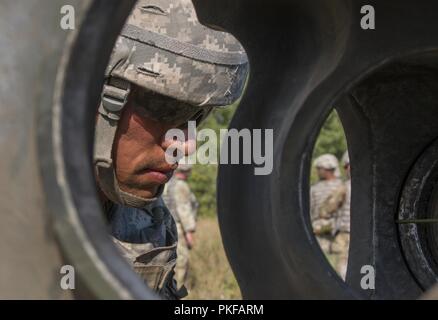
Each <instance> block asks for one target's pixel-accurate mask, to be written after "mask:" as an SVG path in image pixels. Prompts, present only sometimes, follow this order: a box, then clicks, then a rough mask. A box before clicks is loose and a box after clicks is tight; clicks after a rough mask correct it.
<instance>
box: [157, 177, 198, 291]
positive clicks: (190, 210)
mask: <svg viewBox="0 0 438 320" xmlns="http://www.w3.org/2000/svg"><path fill="white" fill-rule="evenodd" d="M163 200H164V202H165V203H166V205H167V207H168V208H169V210H170V212H171V214H172V216H173V217H174V219H175V221H176V226H177V230H178V239H179V241H178V247H177V253H178V259H177V261H176V267H175V280H176V282H177V285H178V288H180V287H181V286H182V285H184V283H185V281H186V277H187V271H188V267H189V250H190V249H191V248H189V246H188V244H187V242H186V240H185V235H186V234H187V233H189V232H195V231H196V215H197V210H198V202H197V200H196V197H195V195H194V194H193V192H192V191H191V190H190V187H189V185H188V183H187V182H186V181H185V180H184V179H180V178H179V177H178V176H176V175H175V176H174V177H173V178H172V179H171V180H170V181H169V182H168V183H167V184H166V187H165V189H164V193H163Z"/></svg>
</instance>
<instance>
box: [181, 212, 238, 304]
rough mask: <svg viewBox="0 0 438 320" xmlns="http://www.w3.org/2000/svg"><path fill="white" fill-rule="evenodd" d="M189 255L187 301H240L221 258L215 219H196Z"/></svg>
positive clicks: (228, 270) (233, 279) (225, 262)
mask: <svg viewBox="0 0 438 320" xmlns="http://www.w3.org/2000/svg"><path fill="white" fill-rule="evenodd" d="M195 241H196V243H195V247H194V249H193V250H192V251H191V252H190V269H189V275H188V280H187V287H188V290H189V295H188V297H187V299H215V300H218V299H242V296H241V293H240V289H239V286H238V284H237V282H236V279H235V278H234V275H233V272H232V271H231V268H230V265H229V263H228V260H227V258H226V256H225V252H224V248H223V246H222V240H221V236H220V232H219V226H218V222H217V218H216V217H200V218H199V220H198V225H197V231H196V239H195Z"/></svg>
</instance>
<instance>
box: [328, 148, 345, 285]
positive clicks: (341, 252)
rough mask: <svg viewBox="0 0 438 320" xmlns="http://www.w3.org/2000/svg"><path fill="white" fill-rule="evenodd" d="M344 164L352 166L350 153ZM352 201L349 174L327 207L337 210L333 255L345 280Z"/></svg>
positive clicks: (343, 161)
mask: <svg viewBox="0 0 438 320" xmlns="http://www.w3.org/2000/svg"><path fill="white" fill-rule="evenodd" d="M342 163H343V164H344V166H345V165H350V160H349V157H348V153H347V152H346V153H345V154H344V156H343V158H342ZM350 201H351V178H350V175H349V174H347V179H346V180H345V181H344V183H343V185H342V186H341V187H340V188H339V189H338V190H337V191H336V192H335V193H334V194H333V196H332V197H330V198H329V199H328V201H327V204H326V207H327V208H329V210H336V212H337V217H336V236H335V239H334V241H333V243H332V246H331V251H332V253H334V254H336V255H337V259H336V260H337V261H336V266H335V269H336V271H338V273H339V274H340V275H341V277H342V278H343V279H345V276H346V273H347V264H348V250H349V244H350Z"/></svg>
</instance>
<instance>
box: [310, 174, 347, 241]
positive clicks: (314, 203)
mask: <svg viewBox="0 0 438 320" xmlns="http://www.w3.org/2000/svg"><path fill="white" fill-rule="evenodd" d="M342 186H343V183H342V181H341V180H340V179H334V180H322V181H319V182H317V183H316V184H315V185H313V186H312V187H311V189H310V215H311V219H312V226H313V229H314V232H315V233H316V234H327V233H328V234H330V233H331V234H334V233H335V231H336V216H337V214H338V213H337V209H336V210H327V208H326V205H327V200H328V199H329V198H330V197H331V196H332V195H333V194H334V193H335V192H336V191H337V190H338V189H339V188H340V187H342Z"/></svg>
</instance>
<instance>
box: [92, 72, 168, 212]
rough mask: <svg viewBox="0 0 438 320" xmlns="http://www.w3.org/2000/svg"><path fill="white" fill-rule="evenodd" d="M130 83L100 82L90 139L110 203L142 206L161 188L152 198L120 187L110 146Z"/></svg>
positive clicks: (150, 201) (125, 101)
mask: <svg viewBox="0 0 438 320" xmlns="http://www.w3.org/2000/svg"><path fill="white" fill-rule="evenodd" d="M130 89H131V85H130V83H129V82H127V81H124V80H120V79H116V78H111V79H110V80H109V81H108V83H107V84H106V85H104V88H103V93H102V99H101V103H100V105H99V111H98V112H99V113H98V117H97V123H96V132H95V140H94V159H93V162H94V167H95V170H96V175H97V178H98V182H99V185H100V188H101V189H102V192H103V193H104V194H105V196H106V197H107V198H108V199H109V200H111V201H112V202H114V203H118V204H121V205H126V206H130V207H135V208H143V207H145V206H147V205H148V204H150V203H152V202H154V201H156V200H157V199H158V197H159V196H160V195H161V193H162V192H163V189H164V186H160V188H159V190H158V192H157V194H156V195H155V197H154V198H148V199H146V198H142V197H140V196H136V195H134V194H132V193H129V192H126V191H123V190H121V189H120V187H119V183H118V181H117V177H116V172H115V169H114V162H113V160H112V150H113V144H114V138H115V136H116V132H117V127H118V124H119V120H120V116H121V114H122V110H123V108H124V107H125V105H126V103H127V102H128V97H129V93H130Z"/></svg>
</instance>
